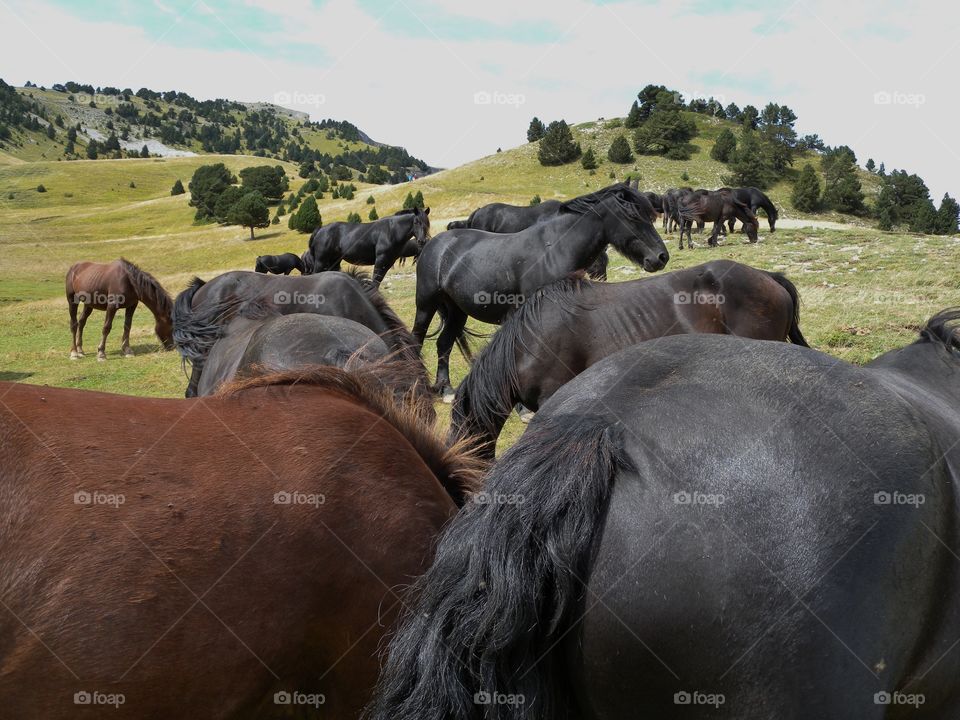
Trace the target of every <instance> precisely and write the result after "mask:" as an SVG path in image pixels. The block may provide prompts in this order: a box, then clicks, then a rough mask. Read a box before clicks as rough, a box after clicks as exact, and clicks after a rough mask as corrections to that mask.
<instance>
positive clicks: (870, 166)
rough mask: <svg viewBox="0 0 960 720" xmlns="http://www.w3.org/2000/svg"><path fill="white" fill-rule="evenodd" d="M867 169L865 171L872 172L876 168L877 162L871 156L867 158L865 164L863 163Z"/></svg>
mask: <svg viewBox="0 0 960 720" xmlns="http://www.w3.org/2000/svg"><path fill="white" fill-rule="evenodd" d="M864 167H865V168H866V169H867V172H873V171H874V170H876V169H877V164H876V163H875V162H874V161H873V158H867V164H866V165H864Z"/></svg>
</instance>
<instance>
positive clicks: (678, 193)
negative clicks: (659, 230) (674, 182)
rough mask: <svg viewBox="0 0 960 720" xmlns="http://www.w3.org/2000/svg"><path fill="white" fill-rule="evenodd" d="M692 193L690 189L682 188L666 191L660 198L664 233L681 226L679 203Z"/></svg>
mask: <svg viewBox="0 0 960 720" xmlns="http://www.w3.org/2000/svg"><path fill="white" fill-rule="evenodd" d="M692 192H693V188H692V187H682V188H676V189H670V190H667V191H666V192H665V193H664V194H663V195H662V196H661V198H662V199H661V203H662V206H663V230H664V232H673V229H674V228H675V227H678V226H679V225H680V224H681V219H680V203H681V202H682V201H683V199H684V198H685V197H686V196H687V195H689V194H690V193H692Z"/></svg>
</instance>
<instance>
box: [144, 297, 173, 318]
mask: <svg viewBox="0 0 960 720" xmlns="http://www.w3.org/2000/svg"><path fill="white" fill-rule="evenodd" d="M137 295H138V297H137V299H138V300H139V301H140V302H142V303H143V304H144V305H145V306H146V307H147V309H148V310H149V311H150V312H152V313H153V316H154V317H155V318H157V319H158V320H159V319H161V317H162V318H165V319H167V320H169V319H170V315H171V310H172V306H171V307H169V308H167V311H166V312H165V313H164V312H163V311H162V310H161V305H162V303H161V302H160V301H159V297H158V296H157V295H154V294H152V293H151V294H150V295H146V296H144V295H142V294H140V293H138V294H137Z"/></svg>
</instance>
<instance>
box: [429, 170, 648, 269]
mask: <svg viewBox="0 0 960 720" xmlns="http://www.w3.org/2000/svg"><path fill="white" fill-rule="evenodd" d="M633 187H634V188H636V185H634V186H633ZM652 194H653V193H644V195H648V196H649V195H652ZM648 199H649V197H648ZM562 208H563V203H562V202H560V201H559V200H544V201H542V202H540V203H537V204H536V205H508V204H507V203H499V202H497V203H490V204H489V205H484V206H483V207H482V208H478V209H477V210H474V211H473V212H472V213H470V217H468V218H467V219H466V220H454V221H453V222H451V223H448V224H447V230H456V229H470V230H483V231H485V232H492V233H501V234H505V233H518V232H520V231H521V230H526V229H527V228H528V227H531V226H532V225H536V224H537V223H539V222H543V221H545V220H549V219H552V218H554V217H556V216H557V215H558V214H560V211H561V209H562ZM654 209H656V207H654ZM609 263H610V258H609V256H608V255H607V252H606V250H601V251H600V254H599V255H597V257H596V258H594V259H593V260H591V261H590V263H589V264H588V265H587V266H586V267H584V268H577V269H578V270H579V269H583V270H586V271H587V274H588V275H589V276H590V277H591V278H593V279H594V280H606V279H607V265H609Z"/></svg>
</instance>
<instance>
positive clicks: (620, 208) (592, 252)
mask: <svg viewBox="0 0 960 720" xmlns="http://www.w3.org/2000/svg"><path fill="white" fill-rule="evenodd" d="M655 218H656V211H655V210H654V209H653V206H652V205H651V204H650V201H649V200H647V198H646V197H644V196H643V195H641V194H640V193H639V192H637V191H636V190H635V189H634V188H632V187H629V186H628V185H626V184H617V185H612V186H610V187H607V188H604V189H603V190H598V191H597V192H594V193H591V194H590V195H584V196H583V197H579V198H574V199H573V200H568V201H567V202H565V203H563V205H562V207H561V210H560V213H559V214H557V215H556V216H554V217H553V218H552V219H548V220H545V221H544V222H541V223H537V224H536V225H533V226H531V227H529V228H527V229H526V230H522V231H520V232H518V233H509V234H495V233H488V232H483V231H482V230H469V229H468V230H447V231H446V232H443V233H441V234H439V235H438V236H437V237H435V238H434V239H433V240H431V241H430V243H429V244H428V245H427V246H426V248H424V251H423V253H421V255H420V259H419V260H418V263H417V314H416V319H415V321H414V326H413V335H414V337H415V338H416V339H417V342H419V343H421V344H422V343H423V340H424V338H425V337H426V334H427V330H428V328H429V327H430V322H431V320H433V316H434V314H436V313H439V314H440V318H441V322H442V327H441V330H440V336H439V337H438V338H437V355H438V365H437V381H436V385H435V388H436V389H437V391H438V392H441V393H442V394H443V395H444V396H448V397H449V398H450V399H452V395H453V388H452V387H451V386H450V373H449V363H450V350H451V349H452V348H453V345H454V343H458V344H459V345H460V347H461V349H464V350H465V349H466V336H465V328H466V323H467V318H468V317H473V318H476V319H478V320H481V321H483V322H487V323H494V324H499V323H501V322H503V320H504V318H505V317H506V316H507V314H508V313H509V312H511V311H513V310H515V309H516V308H517V307H518V306H519V305H521V304H522V303H523V301H524V298H526V297H533V294H534V292H535V291H536V290H537V289H539V288H540V287H542V286H543V285H546V284H547V283H550V282H553V281H555V280H559V279H560V278H563V277H566V276H567V275H569V274H570V273H572V272H574V271H575V270H577V269H579V268H583V267H585V266H586V265H588V264H589V262H590V261H591V260H592V259H593V258H595V257H596V256H597V255H598V254H599V253H600V251H601V250H603V249H604V248H605V247H606V246H607V245H608V244H610V245H613V246H614V247H615V248H617V250H619V251H620V252H621V253H623V254H624V255H625V256H626V257H627V258H628V259H629V260H632V261H633V262H636V263H641V264H642V265H643V267H644V269H645V270H647V271H648V272H654V271H656V270H660V269H661V268H662V267H664V266H665V265H666V264H667V260H669V258H670V256H669V254H668V253H667V248H666V247H665V246H664V244H663V240H662V239H661V238H660V235H658V234H657V230H656V228H655V227H654V226H653V220H654V219H655Z"/></svg>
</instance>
